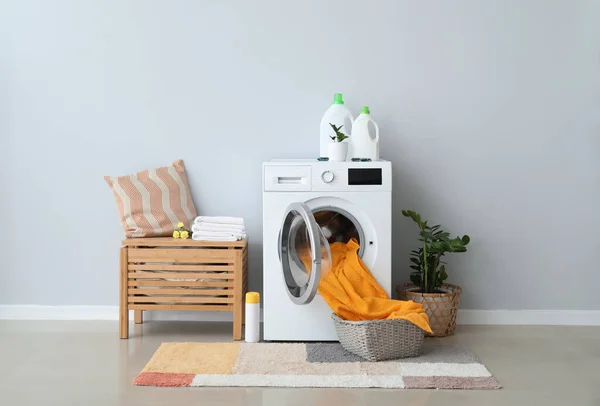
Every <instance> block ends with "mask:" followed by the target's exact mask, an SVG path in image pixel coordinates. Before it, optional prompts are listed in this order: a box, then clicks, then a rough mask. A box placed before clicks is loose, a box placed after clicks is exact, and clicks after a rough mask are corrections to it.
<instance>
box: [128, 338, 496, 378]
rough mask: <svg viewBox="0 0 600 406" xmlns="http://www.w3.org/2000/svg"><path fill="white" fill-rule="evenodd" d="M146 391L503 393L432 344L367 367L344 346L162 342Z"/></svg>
mask: <svg viewBox="0 0 600 406" xmlns="http://www.w3.org/2000/svg"><path fill="white" fill-rule="evenodd" d="M133 383H134V384H135V385H142V386H245V387H248V386H253V387H260V386H263V387H267V386H273V387H310V388H325V387H329V388H406V389H424V388H435V389H498V388H500V385H499V384H498V382H497V381H496V379H495V378H494V377H493V376H492V375H491V374H490V372H489V371H488V370H487V369H486V368H485V366H484V365H483V364H482V363H481V362H479V360H477V358H476V357H475V356H474V355H473V354H472V353H470V352H468V351H466V350H464V349H462V348H461V347H457V346H454V345H430V344H429V343H428V342H427V341H426V343H425V345H424V347H423V353H422V355H421V356H420V357H417V358H407V359H403V360H394V361H383V362H368V361H364V360H363V359H362V358H359V357H357V356H355V355H353V354H351V353H349V352H347V351H345V350H344V349H343V348H342V346H341V345H340V344H339V343H293V344H289V343H256V344H249V343H163V344H161V346H160V348H159V349H158V350H157V351H156V353H155V354H154V356H153V357H152V359H151V360H150V362H148V365H146V367H145V368H144V370H143V371H142V373H140V374H139V375H138V376H137V378H135V380H134V382H133Z"/></svg>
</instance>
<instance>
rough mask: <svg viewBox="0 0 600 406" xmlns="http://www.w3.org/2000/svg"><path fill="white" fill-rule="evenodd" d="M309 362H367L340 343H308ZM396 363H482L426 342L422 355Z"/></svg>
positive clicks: (462, 351) (461, 350) (462, 352)
mask: <svg viewBox="0 0 600 406" xmlns="http://www.w3.org/2000/svg"><path fill="white" fill-rule="evenodd" d="M306 361H307V362H319V363H321V362H330V363H337V362H366V361H365V360H364V359H363V358H361V357H359V356H358V355H354V354H352V353H350V352H348V351H346V350H345V349H344V348H343V347H342V345H341V344H340V343H308V344H306ZM396 362H412V363H415V362H416V363H440V362H444V363H453V364H480V363H481V361H479V359H477V357H476V356H475V355H474V354H473V353H472V352H470V351H468V350H466V349H464V348H462V347H460V346H458V345H451V344H436V343H433V342H431V341H428V340H425V343H424V344H423V348H422V350H421V355H420V356H418V357H414V358H405V359H404V360H402V359H400V360H396Z"/></svg>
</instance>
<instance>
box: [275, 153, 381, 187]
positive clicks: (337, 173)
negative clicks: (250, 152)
mask: <svg viewBox="0 0 600 406" xmlns="http://www.w3.org/2000/svg"><path fill="white" fill-rule="evenodd" d="M283 162H285V163H282V164H279V163H278V162H277V161H274V162H269V164H266V165H264V170H263V178H264V191H265V192H310V191H313V192H358V191H360V192H370V191H373V192H375V191H376V192H383V191H391V190H392V173H391V172H392V171H391V164H390V162H388V161H374V162H326V161H325V162H312V161H311V162H308V161H307V160H291V161H289V162H287V161H283Z"/></svg>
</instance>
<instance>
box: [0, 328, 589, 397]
mask: <svg viewBox="0 0 600 406" xmlns="http://www.w3.org/2000/svg"><path fill="white" fill-rule="evenodd" d="M117 329H118V325H117V323H116V322H107V321H90V322H73V321H69V322H60V321H54V322H49V321H0V405H11V406H13V405H61V406H65V405H85V406H95V405H102V406H110V405H140V406H141V405H144V406H152V405H168V406H177V405H186V406H189V405H248V406H254V405H277V406H291V405H299V406H309V405H324V406H333V405H344V406H354V405H398V406H400V405H406V406H419V405H440V406H454V405H460V406H469V405H477V406H488V405H489V406H491V405H503V406H504V405H511V406H512V405H527V406H530V405H536V406H537V405H546V406H551V405H560V406H563V405H574V406H587V405H589V406H599V405H600V327H512V326H463V327H459V329H458V331H457V334H456V335H455V336H453V337H448V338H444V339H436V340H440V341H441V342H448V343H458V344H461V345H463V346H466V347H468V348H470V349H471V350H472V351H473V352H475V354H477V356H479V358H481V359H482V361H483V362H484V363H485V365H486V366H487V367H488V369H489V370H490V371H491V372H492V373H493V374H494V375H495V376H496V378H497V379H498V380H499V381H500V383H501V384H502V385H503V386H504V389H501V390H498V391H435V390H427V391H425V390H423V391H421V390H419V391H417V390H382V389H279V388H264V389H263V388H152V387H135V386H133V385H131V381H132V379H133V378H134V377H135V376H136V374H137V373H138V372H139V371H140V370H141V369H142V368H143V366H144V365H145V364H146V362H147V361H148V360H149V359H150V357H151V356H152V354H153V353H154V351H155V350H156V349H157V348H158V346H159V345H160V343H161V342H167V341H229V340H231V325H230V324H227V323H192V322H172V321H171V322H166V321H162V322H159V321H151V322H148V323H146V324H144V325H142V326H135V328H132V329H131V334H132V338H131V339H129V340H119V339H118V334H117Z"/></svg>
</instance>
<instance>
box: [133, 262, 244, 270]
mask: <svg viewBox="0 0 600 406" xmlns="http://www.w3.org/2000/svg"><path fill="white" fill-rule="evenodd" d="M127 268H128V269H129V270H130V271H214V272H233V265H169V264H144V265H139V264H129V265H128V266H127Z"/></svg>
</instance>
